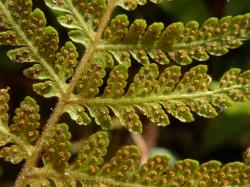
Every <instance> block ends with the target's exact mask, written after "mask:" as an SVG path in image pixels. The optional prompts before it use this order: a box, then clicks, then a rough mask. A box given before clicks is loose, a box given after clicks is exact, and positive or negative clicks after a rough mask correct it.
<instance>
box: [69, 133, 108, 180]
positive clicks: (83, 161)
mask: <svg viewBox="0 0 250 187" xmlns="http://www.w3.org/2000/svg"><path fill="white" fill-rule="evenodd" d="M108 146H109V138H108V136H107V133H105V132H97V133H96V134H93V135H92V136H90V137H89V138H88V140H87V141H85V142H84V144H83V146H82V149H81V150H80V151H79V153H78V156H77V160H76V161H75V165H74V166H73V168H74V170H79V171H80V172H84V173H88V174H89V175H93V174H96V172H97V171H98V170H99V166H100V165H102V164H103V162H104V160H103V156H105V155H106V154H107V147H108ZM86 166H88V167H86Z"/></svg>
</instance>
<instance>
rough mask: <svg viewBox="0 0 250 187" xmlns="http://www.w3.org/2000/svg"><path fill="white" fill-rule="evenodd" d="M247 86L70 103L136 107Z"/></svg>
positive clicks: (208, 94) (78, 100)
mask: <svg viewBox="0 0 250 187" xmlns="http://www.w3.org/2000/svg"><path fill="white" fill-rule="evenodd" d="M249 86H250V84H247V85H244V86H243V85H235V86H231V87H228V88H220V89H217V90H213V91H203V92H195V93H172V94H169V95H153V94H152V95H149V96H148V97H138V96H137V97H126V96H124V97H120V98H104V97H103V98H102V97H95V98H80V97H79V98H76V99H72V100H71V101H70V103H77V104H81V105H128V104H129V105H136V104H142V103H153V102H164V101H169V100H184V99H194V98H200V97H208V96H212V95H215V94H219V93H225V92H228V91H230V90H234V89H243V88H247V87H249Z"/></svg>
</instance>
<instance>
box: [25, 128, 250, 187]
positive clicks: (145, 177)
mask: <svg viewBox="0 0 250 187" xmlns="http://www.w3.org/2000/svg"><path fill="white" fill-rule="evenodd" d="M65 130H66V129H65ZM66 131H67V130H66ZM66 131H64V132H65V133H66V134H68V133H67V132H66ZM59 137H61V135H59ZM67 137H69V136H67ZM66 139H67V138H66ZM60 140H61V139H60ZM67 141H68V140H66V142H67ZM57 144H59V143H57ZM108 144H109V139H108V136H107V133H105V132H97V133H96V134H94V135H92V136H90V138H89V139H88V140H86V141H85V142H84V145H83V148H82V149H81V150H80V151H79V154H78V156H77V159H76V161H74V162H73V163H72V164H70V165H69V166H68V167H63V170H60V171H57V170H46V168H47V165H46V164H49V162H52V163H54V161H52V160H50V161H49V162H48V163H45V167H44V168H37V169H35V170H34V172H33V173H32V174H31V175H30V178H29V179H30V181H27V184H28V183H30V182H33V181H32V180H33V178H36V176H40V178H41V176H42V179H43V182H45V181H46V179H47V180H48V181H51V180H52V181H54V183H55V184H58V185H59V186H60V185H61V186H62V185H64V186H70V187H75V186H95V185H98V186H121V187H122V186H140V187H146V186H155V187H158V186H159V187H165V186H166V187H167V186H192V187H195V186H247V185H249V184H250V181H249V177H250V168H249V166H248V165H247V164H245V163H242V162H231V163H228V164H224V165H222V164H221V163H220V162H219V161H215V160H212V161H209V162H206V163H203V164H199V162H198V161H196V160H192V159H185V160H180V161H177V162H176V163H175V164H174V165H173V166H171V165H170V157H168V156H160V155H157V156H155V157H152V158H150V159H148V160H147V162H146V163H144V164H143V165H142V166H139V159H140V152H139V150H138V148H137V147H136V146H133V145H131V146H125V147H123V148H121V149H119V150H118V151H117V153H116V154H115V156H113V157H112V158H111V159H110V160H109V161H106V162H104V159H103V157H104V156H105V154H106V153H107V146H108ZM54 148H55V147H54ZM54 148H53V149H54ZM50 149H51V148H50ZM64 150H65V149H64ZM58 151H59V150H58ZM50 155H51V156H50V158H51V157H53V158H55V157H57V159H59V158H60V159H59V160H60V161H61V162H64V161H65V160H63V161H62V160H61V159H62V158H61V157H60V155H58V152H57V151H56V152H54V153H52V151H50ZM67 158H68V157H67ZM63 166H65V164H63ZM37 184H39V181H37ZM51 184H52V183H51ZM76 184H77V185H76Z"/></svg>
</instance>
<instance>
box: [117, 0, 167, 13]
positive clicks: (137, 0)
mask: <svg viewBox="0 0 250 187" xmlns="http://www.w3.org/2000/svg"><path fill="white" fill-rule="evenodd" d="M149 1H150V2H152V3H156V4H160V3H161V2H163V0H149ZM116 4H117V5H118V6H120V7H122V8H124V9H125V10H130V11H131V10H134V9H136V8H137V6H138V5H141V6H144V5H146V4H147V0H117V2H116Z"/></svg>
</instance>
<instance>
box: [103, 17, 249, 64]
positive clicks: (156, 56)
mask: <svg viewBox="0 0 250 187" xmlns="http://www.w3.org/2000/svg"><path fill="white" fill-rule="evenodd" d="M249 26H250V14H245V15H242V16H241V15H240V16H236V17H231V16H228V17H224V18H222V19H220V20H218V19H217V18H209V19H208V20H207V21H205V22H204V23H203V24H202V25H201V26H199V24H198V23H197V22H196V21H190V22H189V23H187V24H185V25H184V24H183V23H181V22H177V23H173V24H171V25H169V26H167V27H166V29H165V30H164V31H163V29H164V25H163V23H153V24H151V25H150V26H147V24H146V21H145V20H144V19H137V20H135V21H134V22H133V23H132V24H131V25H130V26H129V20H128V17H127V16H126V15H124V14H122V15H118V16H116V17H115V18H114V19H113V20H111V23H110V26H109V27H107V28H106V30H105V32H104V39H103V42H102V44H101V45H99V49H100V50H103V51H109V52H110V53H112V54H114V57H116V56H120V55H121V54H123V55H127V56H129V54H131V55H132V56H133V57H134V58H135V59H136V60H137V61H138V62H139V63H141V64H148V63H149V62H150V58H152V59H153V60H155V61H156V62H158V63H160V64H167V63H169V59H171V60H173V61H175V62H176V63H177V64H180V65H187V64H190V63H192V59H195V60H198V61H206V60H208V58H209V55H208V54H211V55H214V56H221V55H224V54H225V53H227V52H228V51H229V49H235V48H237V47H239V46H241V45H242V44H243V41H245V40H249V36H250V29H249ZM118 62H119V63H122V61H120V60H119V59H118Z"/></svg>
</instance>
